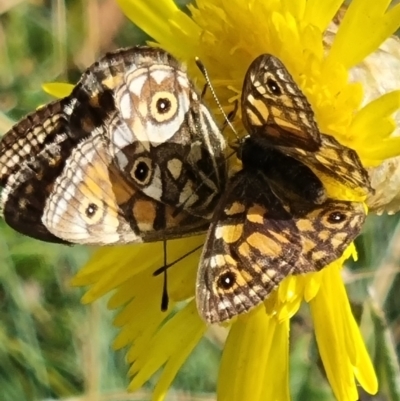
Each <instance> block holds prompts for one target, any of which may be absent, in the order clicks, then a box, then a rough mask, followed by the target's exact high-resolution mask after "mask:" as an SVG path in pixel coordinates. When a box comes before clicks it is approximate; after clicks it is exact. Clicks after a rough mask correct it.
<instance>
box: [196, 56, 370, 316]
mask: <svg viewBox="0 0 400 401" xmlns="http://www.w3.org/2000/svg"><path fill="white" fill-rule="evenodd" d="M241 109H242V121H243V125H244V127H245V128H246V130H247V132H248V135H247V136H246V137H245V138H244V139H243V140H242V141H241V142H240V143H239V145H238V147H237V153H238V157H239V159H241V161H242V169H241V170H240V171H239V172H237V173H236V174H234V175H233V176H232V177H230V179H229V180H228V182H227V185H226V188H225V190H224V192H223V194H222V196H221V198H220V200H219V202H218V205H217V206H216V210H215V212H214V216H213V218H212V221H211V225H210V228H209V230H208V233H207V238H206V242H205V245H204V247H203V251H202V255H201V260H200V264H199V269H198V275H197V284H196V299H197V305H198V310H199V314H200V316H201V317H202V318H203V319H204V320H205V321H206V322H209V323H219V322H223V321H226V320H229V319H231V318H233V317H235V316H237V315H239V314H241V313H244V312H248V311H249V310H251V309H252V308H254V307H255V306H257V305H259V304H260V303H261V302H263V301H264V300H265V299H266V298H267V297H268V296H269V295H270V294H271V292H272V291H273V290H274V289H276V288H277V286H278V285H279V283H280V282H282V280H283V279H284V278H286V277H287V276H289V275H296V274H303V273H307V272H315V271H318V270H320V269H322V268H324V267H325V266H327V265H328V264H329V263H331V262H332V261H334V260H335V259H337V258H339V257H340V256H341V255H342V253H343V252H344V250H345V249H346V247H347V246H348V245H349V244H350V243H351V241H353V240H354V238H355V237H356V236H357V235H358V234H359V232H360V230H361V228H362V224H363V222H364V220H365V216H366V212H365V209H364V206H363V204H362V203H360V202H349V201H343V200H335V199H331V198H329V197H328V196H327V194H326V191H325V188H324V186H323V184H322V182H321V181H320V179H319V178H318V176H317V175H316V173H321V174H322V175H327V176H329V177H330V178H332V179H333V180H335V181H337V182H339V183H342V184H344V185H346V186H348V187H349V188H352V189H354V190H361V191H363V192H365V193H368V191H370V190H371V188H370V183H369V179H368V175H367V173H366V171H365V169H364V168H363V166H362V164H361V162H360V160H359V158H358V156H357V154H356V152H355V151H353V150H352V149H349V148H347V147H345V146H343V145H341V144H340V143H339V142H337V141H336V140H335V139H334V138H333V137H331V136H329V135H325V134H322V133H321V132H320V131H319V129H318V126H317V124H316V122H315V119H314V113H313V110H312V108H311V106H310V104H309V103H308V101H307V99H306V97H305V96H304V94H303V93H302V92H301V90H300V89H299V87H298V86H297V85H296V83H295V81H294V80H293V78H292V76H291V75H290V73H289V72H288V71H287V69H286V68H285V66H284V65H283V63H282V62H281V61H280V60H279V59H278V58H276V57H274V56H272V55H268V54H264V55H261V56H259V57H257V58H256V59H255V60H254V61H253V63H252V64H251V65H250V67H249V69H248V71H247V73H246V76H245V78H244V83H243V90H242V97H241Z"/></svg>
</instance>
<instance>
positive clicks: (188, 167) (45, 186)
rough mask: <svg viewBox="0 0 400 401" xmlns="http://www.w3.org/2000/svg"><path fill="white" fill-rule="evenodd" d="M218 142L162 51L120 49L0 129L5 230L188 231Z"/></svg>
mask: <svg viewBox="0 0 400 401" xmlns="http://www.w3.org/2000/svg"><path fill="white" fill-rule="evenodd" d="M224 146H225V143H224V139H223V137H222V135H221V133H220V132H219V130H218V128H217V126H216V124H215V122H214V120H213V119H212V117H211V115H210V113H209V111H208V110H207V108H206V107H205V106H204V104H203V103H202V102H201V99H200V98H199V96H198V95H197V93H196V92H195V90H194V88H193V84H192V83H191V81H190V80H189V78H188V77H187V74H186V72H185V70H184V69H183V67H182V66H181V65H180V64H179V63H178V62H177V61H176V60H175V59H174V58H173V57H172V56H170V55H169V54H168V53H166V52H165V51H163V50H161V49H155V48H148V47H135V48H130V49H121V50H119V51H117V52H115V53H110V54H108V55H106V56H105V57H103V58H101V59H100V60H99V61H98V62H96V63H95V64H93V65H92V66H91V67H89V68H88V70H87V71H86V72H85V73H84V74H83V75H82V78H81V79H80V81H79V82H78V84H77V85H76V87H75V88H74V89H73V91H72V93H71V95H70V96H68V97H66V98H64V99H61V100H59V101H56V102H53V103H51V104H49V105H47V106H45V107H43V108H41V109H39V110H38V111H36V112H35V113H32V114H31V115H29V116H27V117H26V118H24V119H23V120H21V121H20V122H19V123H17V124H16V125H15V126H14V127H13V128H12V129H11V130H10V131H9V132H8V133H6V134H5V136H4V137H3V138H2V139H1V141H0V150H1V153H0V183H1V186H2V187H3V188H2V191H1V194H0V204H1V209H2V212H3V215H4V218H5V220H6V222H7V223H8V224H9V225H11V226H12V227H13V228H15V229H17V230H18V231H20V232H22V233H24V234H27V235H30V236H32V237H35V238H38V239H41V240H45V241H52V242H67V243H85V244H100V245H103V244H110V243H127V242H142V241H155V240H160V239H164V238H175V237H179V236H182V235H189V234H196V233H198V232H201V231H204V230H205V229H206V227H207V224H208V223H207V220H206V218H209V217H207V216H209V215H210V213H211V212H212V210H213V207H214V204H215V202H216V201H217V198H218V197H219V194H220V192H221V188H222V187H223V185H224V184H225V175H226V166H225V163H224V157H223V149H224Z"/></svg>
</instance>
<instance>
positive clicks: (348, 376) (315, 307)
mask: <svg viewBox="0 0 400 401" xmlns="http://www.w3.org/2000/svg"><path fill="white" fill-rule="evenodd" d="M323 275H324V278H323V283H322V285H321V289H320V291H319V292H318V294H317V295H316V297H315V298H314V299H313V300H312V301H311V302H310V306H311V312H312V316H313V321H314V325H315V334H316V339H317V344H318V349H319V352H320V354H321V358H322V361H323V364H324V367H325V370H326V374H327V377H328V380H329V382H330V384H331V386H332V389H333V392H334V393H335V396H336V398H337V399H338V400H339V401H356V400H357V399H358V392H357V386H356V383H355V376H356V377H357V378H358V379H359V380H361V381H362V382H361V384H362V386H363V387H364V389H366V390H367V391H368V392H370V393H372V394H374V393H376V391H377V379H376V375H375V372H374V369H373V366H372V363H371V360H370V359H369V357H368V353H367V351H366V349H365V345H364V343H363V341H362V337H361V335H360V332H359V328H358V326H357V324H356V322H355V321H354V317H353V315H352V313H351V309H350V305H349V301H348V299H347V295H346V291H345V288H344V285H343V282H342V279H341V277H340V272H339V270H338V269H334V268H329V269H325V270H323Z"/></svg>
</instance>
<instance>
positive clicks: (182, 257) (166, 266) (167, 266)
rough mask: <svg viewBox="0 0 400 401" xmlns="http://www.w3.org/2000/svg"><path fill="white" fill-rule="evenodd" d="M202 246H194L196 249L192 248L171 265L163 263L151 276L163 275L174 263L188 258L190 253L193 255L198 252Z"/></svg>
mask: <svg viewBox="0 0 400 401" xmlns="http://www.w3.org/2000/svg"><path fill="white" fill-rule="evenodd" d="M202 247H203V245H199V246H196V248H193V249H192V250H191V251H189V252H187V253H185V254H184V255H182V256H180V257H179V258H178V259H175V260H174V261H173V262H171V263H164V266H162V267H160V268H159V269H157V270H156V271H155V272H154V273H153V276H159V275H160V274H161V273H164V272H165V271H167V269H169V268H170V267H172V266H173V265H175V264H176V263H178V262H180V261H181V260H183V259H185V258H187V257H188V256H190V255H191V254H192V253H195V252H196V251H198V250H199V249H200V248H202Z"/></svg>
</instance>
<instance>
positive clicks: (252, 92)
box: [241, 54, 321, 151]
mask: <svg viewBox="0 0 400 401" xmlns="http://www.w3.org/2000/svg"><path fill="white" fill-rule="evenodd" d="M241 105H242V121H243V125H244V126H245V128H246V130H247V132H249V133H250V134H251V135H253V136H255V137H259V138H260V139H261V140H266V141H267V143H268V144H269V145H270V146H289V147H298V148H300V149H305V150H309V151H316V150H318V149H319V147H320V144H321V138H320V132H319V129H318V126H317V124H316V122H315V118H314V113H313V111H312V109H311V105H310V104H309V103H308V100H307V98H306V97H305V96H304V94H303V93H302V92H301V90H300V89H299V87H298V86H297V85H296V83H295V82H294V80H293V78H292V76H291V75H290V74H289V72H288V71H287V69H286V68H285V66H284V65H283V64H282V62H281V61H280V60H279V59H277V58H276V57H274V56H271V55H268V54H264V55H262V56H259V57H257V58H256V59H255V60H254V61H253V62H252V64H251V65H250V67H249V69H248V70H247V73H246V76H245V78H244V84H243V89H242V100H241Z"/></svg>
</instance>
